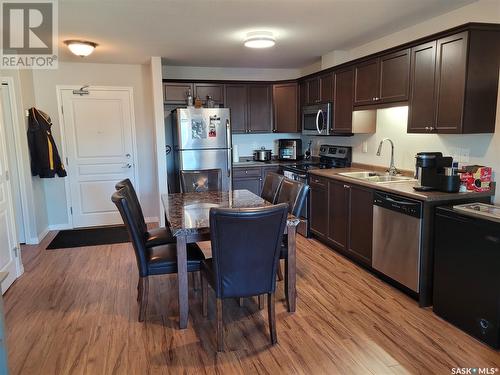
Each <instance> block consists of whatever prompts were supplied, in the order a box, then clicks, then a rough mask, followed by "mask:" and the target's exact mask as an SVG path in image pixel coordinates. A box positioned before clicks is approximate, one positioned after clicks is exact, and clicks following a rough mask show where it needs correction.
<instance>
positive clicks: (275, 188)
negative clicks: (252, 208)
mask: <svg viewBox="0 0 500 375" xmlns="http://www.w3.org/2000/svg"><path fill="white" fill-rule="evenodd" d="M284 178H285V177H284V176H283V175H281V174H278V173H274V172H268V173H267V175H266V177H265V178H264V184H263V186H262V192H261V193H260V197H261V198H262V199H264V200H266V201H268V202H270V203H273V204H274V203H276V200H277V199H278V192H279V190H280V187H281V183H282V182H283V179H284Z"/></svg>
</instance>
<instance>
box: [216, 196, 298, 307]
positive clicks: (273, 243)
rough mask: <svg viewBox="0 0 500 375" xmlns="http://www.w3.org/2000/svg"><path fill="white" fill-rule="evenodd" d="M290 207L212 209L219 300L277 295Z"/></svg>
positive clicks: (283, 205)
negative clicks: (280, 258) (277, 283)
mask: <svg viewBox="0 0 500 375" xmlns="http://www.w3.org/2000/svg"><path fill="white" fill-rule="evenodd" d="M287 216H288V207H287V205H286V204H280V205H275V206H269V207H262V208H246V209H231V208H212V209H210V234H211V242H212V258H213V264H214V272H215V293H216V295H217V298H230V297H246V296H255V295H260V294H264V293H271V292H273V291H274V288H275V285H276V271H277V266H278V261H279V256H280V250H281V239H282V236H283V233H284V231H285V224H286V219H287Z"/></svg>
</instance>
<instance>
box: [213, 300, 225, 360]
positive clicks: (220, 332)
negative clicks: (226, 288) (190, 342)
mask: <svg viewBox="0 0 500 375" xmlns="http://www.w3.org/2000/svg"><path fill="white" fill-rule="evenodd" d="M215 310H216V315H217V351H218V352H223V351H224V324H223V319H222V299H220V298H217V303H216V307H215Z"/></svg>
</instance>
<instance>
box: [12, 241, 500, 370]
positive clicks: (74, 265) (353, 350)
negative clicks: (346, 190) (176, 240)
mask: <svg viewBox="0 0 500 375" xmlns="http://www.w3.org/2000/svg"><path fill="white" fill-rule="evenodd" d="M53 235H54V234H53V233H51V234H50V235H49V236H48V238H46V239H45V240H44V241H43V243H42V244H41V245H40V246H35V247H33V246H27V247H25V248H24V249H23V259H24V265H25V271H26V272H25V274H24V275H23V276H22V278H20V279H19V280H18V281H16V282H15V284H14V285H13V286H12V287H11V288H10V289H9V290H8V292H7V293H6V295H5V311H6V331H7V346H8V351H9V355H8V360H9V367H10V369H11V374H23V375H28V374H92V375H95V374H168V373H172V374H178V373H193V374H195V373H196V374H203V373H209V374H218V373H224V374H256V373H262V374H294V373H299V374H417V373H420V374H450V373H451V368H453V367H494V368H497V367H500V354H499V353H498V352H495V351H493V350H491V349H489V348H488V347H486V346H484V345H482V344H481V343H479V342H477V341H476V340H474V339H473V338H471V337H469V336H468V335H466V334H465V333H463V332H461V331H459V330H458V329H456V328H454V327H453V326H451V325H450V324H448V323H446V322H444V321H443V320H441V319H439V318H438V317H437V316H435V315H434V314H433V313H432V311H431V310H429V309H420V308H419V307H418V306H417V303H416V302H415V301H414V300H412V299H410V298H409V297H407V296H405V295H404V294H402V293H401V292H399V291H397V290H395V289H394V288H392V287H390V286H389V285H387V284H385V283H384V282H382V281H380V280H379V279H377V278H376V277H374V276H372V275H371V274H369V273H367V272H366V271H364V270H362V269H361V268H359V267H358V266H356V265H354V264H352V263H351V262H350V261H348V260H347V259H345V258H343V257H342V256H339V255H337V254H336V253H334V252H332V251H331V250H329V249H328V248H327V247H325V246H323V245H322V244H320V243H319V242H317V241H315V240H306V239H304V238H302V237H300V236H299V237H300V238H299V240H298V249H297V259H298V278H297V287H298V301H297V312H296V313H295V314H288V313H287V312H286V309H285V305H284V294H283V283H279V291H278V294H277V297H278V301H277V305H276V309H277V311H276V312H277V327H278V344H277V345H276V346H274V347H271V346H270V345H269V337H268V328H267V315H266V310H263V311H260V310H258V307H257V303H256V301H253V300H245V304H244V306H243V307H241V308H240V307H239V306H238V305H237V303H236V301H232V300H229V301H226V302H225V305H224V307H225V311H224V319H225V322H226V324H225V335H226V350H227V352H226V353H222V354H216V353H215V326H214V323H215V321H214V303H213V302H214V296H213V293H212V292H210V294H209V297H210V304H209V317H208V319H205V318H203V317H202V315H201V292H194V291H193V290H192V289H191V288H190V291H189V293H190V295H189V298H190V301H189V302H190V317H189V328H188V329H186V330H182V331H180V330H178V329H177V298H176V297H177V295H176V278H175V276H157V277H154V278H153V280H152V282H151V284H150V293H151V294H150V298H149V300H150V305H149V308H148V311H147V322H146V323H145V324H143V323H139V322H138V321H137V314H138V305H137V302H136V285H137V270H136V264H135V258H134V254H133V251H132V248H131V245H130V244H117V245H107V246H96V247H86V248H75V249H63V250H50V251H45V250H43V249H44V247H45V246H46V244H47V243H48V242H49V241H50V239H51V238H52V237H53Z"/></svg>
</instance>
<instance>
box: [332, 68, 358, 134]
mask: <svg viewBox="0 0 500 375" xmlns="http://www.w3.org/2000/svg"><path fill="white" fill-rule="evenodd" d="M353 94H354V73H353V70H352V68H348V69H345V70H339V71H337V72H335V99H334V101H333V131H334V132H336V133H351V132H352V101H353Z"/></svg>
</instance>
